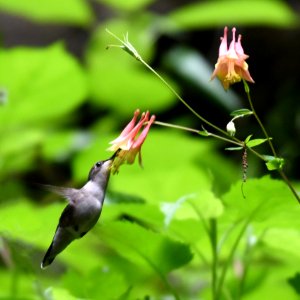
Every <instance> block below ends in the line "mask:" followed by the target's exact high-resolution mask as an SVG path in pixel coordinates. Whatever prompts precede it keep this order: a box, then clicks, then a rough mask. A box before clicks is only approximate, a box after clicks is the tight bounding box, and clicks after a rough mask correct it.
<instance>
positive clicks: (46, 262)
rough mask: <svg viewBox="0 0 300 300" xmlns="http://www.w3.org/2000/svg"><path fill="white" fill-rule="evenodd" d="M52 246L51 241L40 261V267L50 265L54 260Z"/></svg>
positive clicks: (43, 267)
mask: <svg viewBox="0 0 300 300" xmlns="http://www.w3.org/2000/svg"><path fill="white" fill-rule="evenodd" d="M52 248H53V242H52V243H51V245H50V247H49V248H48V250H47V252H46V254H45V256H44V259H43V261H42V263H41V268H42V269H45V268H46V267H47V266H49V265H51V263H52V262H53V261H54V259H55V256H53V254H52V253H51V252H52Z"/></svg>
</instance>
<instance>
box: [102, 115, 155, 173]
mask: <svg viewBox="0 0 300 300" xmlns="http://www.w3.org/2000/svg"><path fill="white" fill-rule="evenodd" d="M139 114H140V110H139V109H137V110H136V111H135V112H134V116H133V118H132V120H131V121H130V122H129V123H128V125H127V126H126V127H125V128H124V130H123V131H122V132H121V134H120V136H119V137H117V138H116V139H115V140H113V141H111V142H110V144H111V145H112V146H111V147H109V148H108V150H110V151H118V152H117V153H116V157H115V159H114V162H113V164H112V167H111V169H112V173H113V174H114V173H116V172H118V170H119V167H120V166H121V165H122V164H124V163H128V164H133V163H134V161H135V157H136V156H137V154H139V164H140V165H141V166H142V155H141V147H142V145H143V143H144V141H145V139H146V137H147V134H148V132H149V129H150V126H151V125H152V124H153V122H154V121H155V116H154V115H153V116H151V118H150V119H149V116H150V114H149V112H148V111H147V112H146V113H144V112H143V113H142V115H141V118H140V120H139V122H138V123H137V124H136V121H137V117H138V115H139ZM146 122H147V123H146ZM145 123H146V125H144V124H145ZM143 126H144V129H143V131H142V132H141V134H140V135H139V136H138V134H139V131H140V130H141V128H142V127H143Z"/></svg>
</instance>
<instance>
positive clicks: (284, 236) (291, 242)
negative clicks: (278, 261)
mask: <svg viewBox="0 0 300 300" xmlns="http://www.w3.org/2000/svg"><path fill="white" fill-rule="evenodd" d="M262 241H263V243H264V245H266V246H268V247H269V248H271V249H272V250H271V251H272V254H273V255H274V256H280V255H281V256H282V257H283V258H284V259H285V257H286V260H289V261H291V262H292V261H293V260H294V261H295V260H296V261H298V262H300V252H299V247H300V233H299V230H298V228H290V229H288V228H268V229H267V230H266V232H265V234H264V235H263V237H262Z"/></svg>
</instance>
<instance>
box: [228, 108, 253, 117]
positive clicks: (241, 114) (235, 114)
mask: <svg viewBox="0 0 300 300" xmlns="http://www.w3.org/2000/svg"><path fill="white" fill-rule="evenodd" d="M252 114H253V112H252V111H251V110H249V109H247V108H241V109H238V110H235V111H233V112H231V113H230V115H231V116H232V117H244V116H249V115H252Z"/></svg>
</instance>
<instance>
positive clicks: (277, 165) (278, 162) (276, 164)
mask: <svg viewBox="0 0 300 300" xmlns="http://www.w3.org/2000/svg"><path fill="white" fill-rule="evenodd" d="M264 159H265V161H266V166H267V168H268V170H269V171H274V170H281V169H282V168H283V165H284V159H283V158H281V157H275V156H271V155H264Z"/></svg>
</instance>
